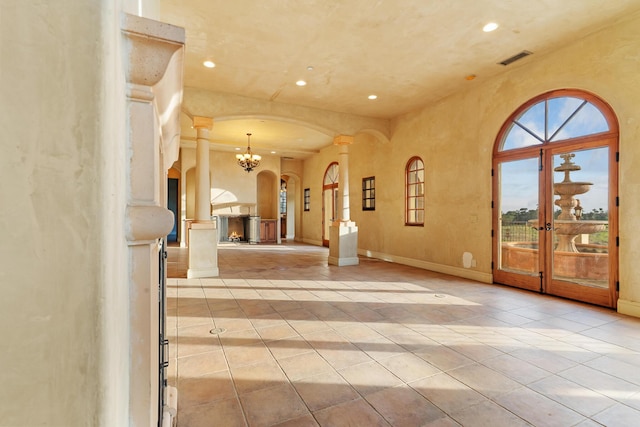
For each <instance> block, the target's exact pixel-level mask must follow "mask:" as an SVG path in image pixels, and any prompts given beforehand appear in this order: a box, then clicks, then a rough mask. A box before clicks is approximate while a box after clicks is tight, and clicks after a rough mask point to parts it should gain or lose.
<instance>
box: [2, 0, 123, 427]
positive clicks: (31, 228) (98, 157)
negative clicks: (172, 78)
mask: <svg viewBox="0 0 640 427" xmlns="http://www.w3.org/2000/svg"><path fill="white" fill-rule="evenodd" d="M121 3H122V2H120V1H117V2H112V4H109V5H106V4H103V3H100V2H77V1H72V0H60V1H56V2H24V1H8V2H2V12H0V40H1V43H0V48H1V57H2V58H3V59H2V79H1V80H0V93H1V94H2V95H1V97H2V100H3V101H2V102H1V103H0V122H1V125H0V128H2V129H3V137H2V141H3V142H2V146H3V154H2V156H0V194H1V195H2V215H0V229H2V230H3V233H4V234H3V238H2V240H1V243H0V260H1V261H0V262H1V263H2V266H1V267H0V285H1V288H2V298H0V313H1V321H0V336H2V340H3V341H2V351H0V364H1V365H2V366H3V371H4V372H3V375H2V388H1V389H0V402H2V404H1V405H0V424H2V425H16V426H17V425H29V426H32V425H60V426H63V425H64V426H88V425H95V426H113V425H126V424H127V422H128V419H127V406H128V394H127V389H128V376H129V374H128V368H127V366H128V351H127V345H128V344H127V343H128V335H127V334H126V330H127V325H128V308H127V301H128V289H127V287H126V285H125V283H126V274H125V273H126V271H125V269H126V268H125V266H126V259H123V257H125V258H126V242H125V241H124V233H123V229H124V226H123V213H124V202H125V200H123V199H122V197H121V195H122V194H125V188H124V172H123V171H124V158H125V152H124V150H125V144H124V141H125V132H124V129H125V127H124V123H125V120H124V105H125V101H124V95H125V92H124V77H123V75H124V71H123V67H122V64H121V62H122V59H121V55H120V50H119V49H120V47H119V37H120V21H119V18H120V16H119V13H120V10H121V7H122V4H121ZM118 195H120V197H117V196H118ZM116 230H117V231H118V233H116V232H114V231H116ZM107 265H108V266H109V268H108V269H106V268H105V266H107Z"/></svg>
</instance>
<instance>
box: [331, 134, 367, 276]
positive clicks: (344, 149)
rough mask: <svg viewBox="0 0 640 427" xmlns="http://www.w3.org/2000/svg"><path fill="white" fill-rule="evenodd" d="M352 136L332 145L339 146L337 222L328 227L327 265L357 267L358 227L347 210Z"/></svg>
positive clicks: (342, 138)
mask: <svg viewBox="0 0 640 427" xmlns="http://www.w3.org/2000/svg"><path fill="white" fill-rule="evenodd" d="M353 139H354V138H353V136H350V135H338V136H336V137H335V138H334V139H333V144H334V145H338V146H340V153H339V159H338V161H339V165H338V200H339V203H340V205H339V206H338V209H339V211H340V212H339V217H340V219H339V220H336V221H335V222H334V223H333V224H332V225H331V227H329V259H328V262H329V264H332V265H337V266H345V265H358V264H359V263H360V261H359V260H358V227H357V226H356V224H355V222H352V221H351V213H350V209H349V197H350V194H349V145H350V144H352V143H353Z"/></svg>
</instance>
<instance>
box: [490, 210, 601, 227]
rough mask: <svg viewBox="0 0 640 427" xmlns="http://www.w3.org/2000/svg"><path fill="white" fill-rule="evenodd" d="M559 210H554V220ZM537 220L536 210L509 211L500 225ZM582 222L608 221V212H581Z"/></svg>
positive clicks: (503, 215) (504, 214)
mask: <svg viewBox="0 0 640 427" xmlns="http://www.w3.org/2000/svg"><path fill="white" fill-rule="evenodd" d="M558 215H560V209H556V210H555V212H554V213H553V217H554V218H558ZM537 218H538V209H537V208H536V209H527V208H520V209H518V210H516V211H509V212H506V213H503V214H502V224H512V223H522V222H527V221H529V220H530V219H537ZM581 219H582V220H601V221H603V220H608V219H609V212H608V211H605V210H604V209H602V208H600V209H592V210H591V212H587V211H586V210H585V211H582V218H581Z"/></svg>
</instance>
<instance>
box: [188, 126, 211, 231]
mask: <svg viewBox="0 0 640 427" xmlns="http://www.w3.org/2000/svg"><path fill="white" fill-rule="evenodd" d="M193 127H194V128H195V129H196V131H197V132H198V135H197V138H196V144H197V145H196V214H195V220H196V221H208V220H210V219H211V183H210V182H209V129H211V128H212V127H213V119H211V118H209V117H194V118H193Z"/></svg>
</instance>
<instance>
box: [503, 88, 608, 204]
mask: <svg viewBox="0 0 640 427" xmlns="http://www.w3.org/2000/svg"><path fill="white" fill-rule="evenodd" d="M582 102H583V101H582V100H581V99H577V98H567V97H564V98H556V99H552V100H549V102H548V111H549V121H548V134H549V135H548V137H550V136H551V135H552V134H553V133H554V132H555V131H557V129H558V128H559V127H560V126H561V125H562V123H564V122H565V121H566V120H567V118H569V117H570V116H571V114H573V113H574V112H576V109H577V108H578V107H579V106H580V105H581V104H582ZM544 107H545V106H544V102H542V103H539V104H536V105H534V106H532V107H531V108H529V109H528V110H527V111H526V112H525V113H524V114H522V115H521V116H520V117H519V118H518V120H517V121H518V123H520V124H521V125H522V126H524V127H526V128H527V129H529V130H530V131H531V132H533V133H534V134H536V135H538V136H539V137H540V138H542V139H545V135H544V129H545V120H544V116H545V108H544ZM607 129H608V125H607V122H606V120H605V118H604V116H603V115H602V113H601V112H600V111H599V110H598V109H597V108H596V107H594V106H593V105H592V104H590V103H587V104H585V105H584V106H582V108H581V109H580V110H578V111H577V112H576V113H575V115H574V116H573V117H572V118H571V120H569V122H568V123H567V124H566V125H565V126H564V127H563V128H562V130H560V132H558V134H557V135H556V136H555V137H554V138H553V139H552V141H560V140H563V139H567V138H568V137H577V136H583V135H590V134H593V133H599V132H603V131H605V130H607ZM539 144H541V142H540V141H538V140H537V139H536V138H534V137H533V136H531V135H530V134H529V133H528V132H526V131H525V130H523V129H522V128H521V127H519V126H518V125H514V126H513V127H512V128H511V131H510V132H509V134H508V135H507V137H506V138H505V143H504V148H505V149H514V148H519V147H526V146H531V145H539ZM573 153H574V154H575V157H574V158H573V159H572V161H573V163H575V164H576V165H578V166H580V167H581V168H582V169H581V170H579V171H575V172H571V181H573V182H578V181H583V182H591V183H593V184H594V185H593V186H592V187H591V188H590V190H589V191H588V192H587V193H584V194H581V195H577V196H576V198H577V199H580V204H581V205H582V206H583V208H584V210H585V211H586V212H591V210H592V209H599V208H602V209H604V210H605V211H606V210H608V177H609V170H608V153H609V149H608V148H607V147H603V148H597V149H591V150H584V151H576V152H573ZM562 162H563V159H562V158H560V156H559V155H555V156H554V159H553V163H554V168H555V167H556V166H559V165H560V163H562ZM538 166H539V158H538V157H536V158H532V159H526V160H518V161H513V162H505V163H502V164H501V170H500V173H501V187H502V188H501V195H502V200H501V206H500V210H501V211H502V212H508V211H513V210H519V209H521V208H527V209H536V207H537V206H538V173H539V172H538ZM553 175H554V177H553V179H554V182H561V181H562V180H563V179H564V173H562V172H554V173H553ZM557 198H558V196H554V200H555V199H557Z"/></svg>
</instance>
